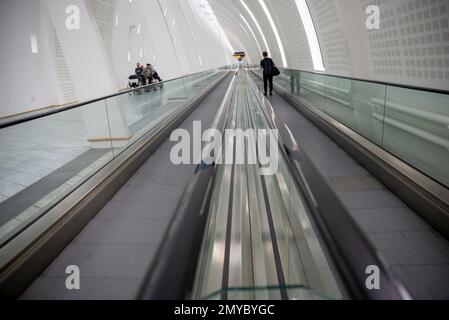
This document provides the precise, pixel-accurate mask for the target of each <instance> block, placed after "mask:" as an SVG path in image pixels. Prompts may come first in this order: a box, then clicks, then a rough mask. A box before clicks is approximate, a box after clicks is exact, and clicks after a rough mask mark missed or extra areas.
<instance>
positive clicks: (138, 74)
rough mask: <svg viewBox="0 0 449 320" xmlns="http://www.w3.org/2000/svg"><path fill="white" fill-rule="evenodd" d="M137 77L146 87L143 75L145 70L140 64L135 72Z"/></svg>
mask: <svg viewBox="0 0 449 320" xmlns="http://www.w3.org/2000/svg"><path fill="white" fill-rule="evenodd" d="M135 73H136V75H137V76H138V77H139V80H140V82H141V83H142V84H143V85H145V83H146V81H145V77H144V75H143V68H142V66H141V65H140V63H137V68H136V70H135Z"/></svg>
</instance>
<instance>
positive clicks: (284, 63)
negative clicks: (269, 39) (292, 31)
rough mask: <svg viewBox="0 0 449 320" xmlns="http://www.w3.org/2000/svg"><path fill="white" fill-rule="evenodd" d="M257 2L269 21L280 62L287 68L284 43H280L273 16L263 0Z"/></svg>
mask: <svg viewBox="0 0 449 320" xmlns="http://www.w3.org/2000/svg"><path fill="white" fill-rule="evenodd" d="M259 3H260V5H261V6H262V9H263V11H264V12H265V15H266V16H267V18H268V21H269V22H270V25H271V28H272V29H273V32H274V36H275V37H276V41H277V43H278V47H279V50H280V51H281V58H282V64H283V65H284V68H287V67H288V64H287V57H286V56H285V50H284V45H283V44H282V40H281V36H280V35H279V31H278V29H277V28H276V24H275V23H274V20H273V17H272V16H271V13H270V11H269V10H268V8H267V6H266V4H265V2H264V1H263V0H259Z"/></svg>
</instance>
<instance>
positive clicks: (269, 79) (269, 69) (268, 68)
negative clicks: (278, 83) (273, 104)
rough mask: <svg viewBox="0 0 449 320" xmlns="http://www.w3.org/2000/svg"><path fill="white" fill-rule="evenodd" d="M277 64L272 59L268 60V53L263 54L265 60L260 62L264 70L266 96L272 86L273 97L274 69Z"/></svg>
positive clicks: (271, 93)
mask: <svg viewBox="0 0 449 320" xmlns="http://www.w3.org/2000/svg"><path fill="white" fill-rule="evenodd" d="M274 66H275V64H274V62H273V60H272V59H271V58H268V52H266V51H265V52H264V53H263V59H262V61H261V62H260V67H261V68H262V69H263V86H264V90H265V93H264V94H265V95H267V92H268V91H267V89H268V84H270V95H271V96H272V95H273V68H274Z"/></svg>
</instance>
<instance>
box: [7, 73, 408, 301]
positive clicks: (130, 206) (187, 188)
mask: <svg viewBox="0 0 449 320" xmlns="http://www.w3.org/2000/svg"><path fill="white" fill-rule="evenodd" d="M257 81H258V80H257V78H256V77H255V76H253V75H252V74H251V73H249V72H246V71H244V70H242V69H240V70H238V71H235V70H234V71H232V72H230V71H229V70H214V71H209V72H205V73H201V74H197V75H192V76H188V77H185V78H181V79H175V80H174V81H172V82H166V83H164V86H163V91H162V90H161V91H159V92H154V91H150V92H149V93H147V94H144V95H142V96H137V97H135V96H133V95H129V94H128V93H125V94H126V96H122V95H117V96H113V97H109V98H105V99H100V100H97V101H93V102H91V106H90V107H91V108H92V107H96V108H97V109H98V108H104V110H105V119H107V120H106V121H105V122H106V123H108V125H105V126H104V128H108V127H109V130H107V132H108V133H106V135H109V138H110V139H106V140H105V141H106V143H108V144H109V148H108V152H105V150H104V149H105V147H104V142H105V141H93V143H92V145H93V146H95V148H93V149H96V151H95V154H97V153H98V149H100V150H102V151H101V152H100V154H99V155H96V156H95V157H98V158H95V157H94V159H95V161H94V163H93V164H92V167H91V168H89V170H87V171H86V172H84V173H85V176H84V177H85V178H84V180H83V179H81V178H79V179H78V180H76V181H77V182H79V183H78V184H76V183H75V184H74V185H73V186H72V187H73V188H72V189H70V188H69V189H66V190H65V192H66V193H64V192H62V193H58V192H56V193H54V194H53V199H54V202H53V203H52V202H51V201H50V202H49V203H48V204H49V205H48V207H42V208H41V207H37V209H40V211H39V212H38V213H37V215H35V216H32V219H30V220H24V221H22V220H23V219H22V220H20V219H16V220H17V222H15V223H16V225H20V230H21V231H22V230H25V231H23V232H17V229H14V228H13V229H12V232H11V231H9V233H5V234H6V238H5V239H6V241H5V242H4V243H2V247H1V249H0V250H1V252H2V255H1V257H2V276H1V279H2V280H1V281H2V282H1V283H0V286H1V288H2V289H1V293H2V296H5V297H17V295H19V294H21V293H22V291H23V290H24V289H26V287H27V286H28V285H29V284H30V282H31V281H32V280H33V279H34V278H37V277H39V278H38V279H37V280H36V281H35V282H34V283H33V284H32V285H31V286H30V287H29V288H28V289H27V290H26V291H25V293H24V295H23V296H22V297H23V298H24V299H36V298H37V299H41V298H53V299H58V298H64V297H66V298H77V297H78V298H80V297H81V298H97V299H98V298H100V299H101V298H128V299H129V298H136V297H137V298H141V299H184V298H189V299H350V298H356V299H408V298H410V295H409V294H408V293H407V291H406V290H405V289H404V287H403V286H402V285H401V284H400V283H399V282H398V281H397V279H396V276H395V275H394V274H393V273H392V270H391V268H389V267H388V266H387V265H386V264H385V262H384V259H383V257H382V256H381V255H380V254H379V252H378V251H377V250H376V249H375V248H374V247H373V246H372V245H371V243H370V241H369V240H368V238H367V237H366V235H365V234H364V233H363V232H362V231H361V230H360V228H359V227H358V225H357V224H356V223H355V222H354V219H353V217H351V214H350V213H349V212H348V210H347V209H346V208H345V206H343V204H342V200H341V199H339V197H338V196H337V194H336V193H335V191H334V190H332V188H331V187H330V185H329V183H328V181H326V179H325V178H323V175H322V174H321V173H320V172H319V171H318V170H317V168H316V165H315V164H314V163H312V160H311V158H310V156H309V155H308V154H307V152H306V151H305V149H304V148H303V147H302V145H301V137H300V136H296V135H295V132H293V131H292V130H290V128H289V127H288V126H287V125H285V123H286V119H283V120H282V121H281V119H280V115H279V113H278V112H277V110H276V105H273V106H272V105H271V104H270V103H269V102H268V101H267V100H266V99H264V97H263V96H262V95H261V93H260V92H259V91H258V90H257V87H256V84H257ZM284 81H285V84H288V85H292V83H291V78H289V77H286V76H285V77H284ZM288 81H289V82H288ZM313 85H314V84H313V83H310V86H309V87H308V89H313ZM315 85H316V84H315ZM284 87H285V86H284ZM278 89H282V88H278ZM313 90H315V89H313ZM315 91H316V90H315ZM308 92H309V93H310V92H312V93H314V91H312V90H308ZM315 94H316V93H315ZM314 97H315V98H316V95H315V96H314ZM344 97H345V93H341V95H339V96H338V97H336V98H335V99H334V100H333V101H340V100H342V101H343V100H344ZM122 99H124V100H122ZM131 99H140V100H139V101H134V100H133V101H130V100H131ZM337 99H338V100H337ZM111 100H113V101H111ZM125 100H126V102H124V101H125ZM108 102H109V103H108ZM292 103H293V101H292ZM117 105H118V108H117ZM136 105H137V106H139V107H137V108H136ZM84 106H85V105H83V106H73V107H71V108H69V109H67V110H65V112H70V111H74V110H79V108H80V107H84ZM134 108H136V109H137V111H136V109H134ZM149 110H151V111H149ZM292 110H293V109H292ZM292 110H290V112H292ZM108 111H109V112H108ZM294 112H295V113H297V111H294ZM58 114H59V115H60V114H61V112H59V113H55V116H58ZM111 115H112V116H111ZM118 115H121V116H122V118H125V119H127V121H126V122H127V124H128V126H129V127H131V133H132V137H131V138H129V139H128V140H127V142H123V141H119V140H117V139H114V137H115V135H114V130H111V129H110V128H111V125H112V127H113V126H114V125H116V126H117V125H119V122H118V121H117V119H118V118H116V117H117V116H118ZM119 118H120V117H119ZM39 119H45V117H44V118H36V119H28V120H29V121H26V122H25V124H26V123H32V122H33V121H39ZM194 120H199V121H202V122H203V129H206V128H212V129H217V130H219V131H221V132H224V131H225V130H226V129H241V130H243V131H244V130H248V129H256V130H266V131H267V130H275V131H276V130H277V132H278V133H279V136H278V139H277V143H276V154H278V155H279V163H278V165H279V170H278V171H277V173H276V174H275V175H267V176H264V175H261V174H260V173H261V171H262V170H263V169H266V168H264V166H263V165H261V164H260V163H255V164H254V163H251V164H249V163H247V164H236V163H235V162H236V161H233V163H232V164H226V163H225V164H222V163H219V161H215V162H214V163H212V164H210V163H209V164H208V163H202V164H200V165H198V166H194V165H186V166H174V165H172V164H171V163H169V161H168V159H169V156H170V150H171V147H172V146H173V142H172V141H169V139H168V138H169V136H170V132H171V131H172V130H173V129H175V128H178V127H179V128H185V129H187V131H190V132H191V133H192V132H193V129H192V125H191V124H192V121H194ZM19 123H23V120H21V121H19V122H18V123H10V124H9V125H8V128H12V129H14V128H15V127H16V126H15V125H19V126H20V125H23V124H19ZM5 128H6V126H5ZM92 140H95V139H92ZM244 141H245V142H244V144H240V145H239V144H238V143H236V139H235V137H234V138H233V139H231V140H227V139H226V138H225V139H224V141H223V144H222V146H223V149H222V150H220V153H218V154H215V152H216V150H214V151H213V153H212V154H213V155H214V156H215V157H216V158H215V159H217V157H218V156H219V155H220V154H221V155H222V156H224V157H226V155H229V154H230V155H231V157H232V158H233V159H234V160H236V158H235V157H236V155H242V154H244V155H245V156H246V158H247V159H248V158H251V157H253V158H256V156H255V154H254V153H257V152H255V151H254V150H258V148H259V147H260V146H259V145H258V144H257V141H256V140H255V139H252V138H251V136H250V137H248V138H247V139H245V140H244ZM266 147H267V149H269V145H266ZM84 148H86V146H82V148H81V149H82V150H81V151H85V149H84ZM239 148H240V149H239ZM200 152H202V153H203V154H209V155H211V150H210V144H208V143H204V145H203V150H202V151H201V150H200ZM81 154H84V153H83V152H81ZM75 156H79V154H77V153H75ZM99 159H101V161H100V162H97V161H98V160H99ZM74 160H75V162H76V158H75V159H74ZM71 172H72V171H71ZM73 172H76V170H73ZM86 173H87V174H86ZM134 173H135V174H134ZM133 174H134V176H133ZM75 176H78V174H77V175H75ZM75 176H72V177H71V178H74V177H75ZM81 176H82V175H81ZM131 176H133V177H132V178H131V179H130V180H129V178H130V177H131ZM128 180H129V181H128ZM74 181H75V180H74ZM74 181H72V184H73V182H74ZM66 188H68V187H67V186H66ZM18 196H20V194H19V195H18ZM43 203H44V201H43ZM102 208H103V209H102ZM100 210H101V212H100V213H99V214H98V215H97V213H98V212H99V211H100ZM30 212H31V211H29V212H28V215H29V214H30ZM96 215H97V216H96ZM92 219H93V220H92ZM13 220H14V219H13ZM86 225H87V227H86V228H84V227H85V226H86ZM83 228H84V230H83V231H82V232H81V234H79V235H78V233H79V232H80V231H81V230H82V229H83ZM73 239H74V240H73ZM72 240H73V241H72ZM66 246H67V248H65V247H66ZM64 248H65V249H64ZM61 252H62V253H61ZM58 255H59V257H58ZM92 256H93V257H94V260H95V259H100V260H101V259H102V260H104V261H102V263H100V262H99V261H96V262H94V263H93V262H92V260H90V262H89V258H90V257H92ZM112 256H113V257H112ZM55 258H56V260H55V261H54V262H53V263H52V264H51V265H50V266H49V267H48V268H47V266H48V265H49V263H50V262H51V261H52V260H53V259H55ZM68 264H75V265H80V268H81V270H83V269H84V270H86V269H88V270H87V271H85V272H86V273H88V274H87V275H86V274H85V278H82V279H83V280H82V281H83V282H84V283H87V286H89V290H88V293H89V294H91V295H90V296H89V294H87V295H86V294H85V292H86V291H84V296H83V292H78V294H80V296H77V295H76V294H77V293H76V292H75V293H73V292H68V291H67V290H66V288H64V283H65V277H66V274H65V269H64V268H65V267H66V266H67V265H68ZM98 265H102V268H100V269H101V270H100V269H98V268H94V269H95V270H89V268H90V269H92V266H97V267H98ZM130 266H131V267H130ZM136 266H137V267H138V268H137V267H136ZM133 267H134V268H133ZM372 267H374V269H372ZM46 268H47V269H46ZM370 270H375V271H378V272H379V277H380V278H379V280H380V283H381V287H380V289H374V290H373V288H370V286H369V285H367V280H368V279H369V275H370ZM42 272H43V273H42ZM101 272H104V273H105V274H99V273H101ZM57 286H60V288H59V289H58V288H56V289H55V287H57ZM51 288H52V289H51ZM117 288H119V289H117ZM117 291H121V295H114V294H115V293H117ZM137 293H138V294H137Z"/></svg>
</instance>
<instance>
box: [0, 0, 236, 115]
mask: <svg viewBox="0 0 449 320" xmlns="http://www.w3.org/2000/svg"><path fill="white" fill-rule="evenodd" d="M95 1H98V3H97V4H98V7H99V8H101V6H104V5H110V6H113V9H114V12H115V14H114V17H113V20H114V21H109V26H112V32H110V34H111V36H110V37H111V38H112V40H111V41H112V46H111V48H105V42H104V40H105V39H102V36H104V34H102V32H104V30H102V29H101V28H100V24H101V27H103V28H104V27H105V23H104V21H101V22H100V21H98V22H97V21H96V17H97V18H98V17H99V15H98V14H97V15H95V14H92V10H91V9H92V6H96V4H95ZM100 2H101V3H100ZM69 4H70V5H78V6H79V7H80V9H81V29H80V30H77V31H69V30H67V29H66V28H65V25H64V23H65V19H66V14H65V7H66V6H68V5H69ZM199 11H200V10H199V7H198V3H197V2H196V0H133V1H132V2H131V3H130V2H129V1H128V0H117V1H107V2H105V1H103V0H89V1H88V0H73V1H68V0H2V1H0V27H1V28H0V43H1V46H2V49H1V52H0V66H1V69H2V71H3V72H2V74H1V75H0V88H1V89H0V90H1V95H0V117H2V116H9V115H13V114H18V113H21V112H26V111H31V110H35V109H39V108H43V107H48V106H52V105H60V104H62V103H64V98H63V94H62V90H61V83H60V80H59V76H58V72H57V68H56V64H57V62H56V59H55V56H56V54H55V34H54V31H53V28H54V29H55V31H56V34H57V36H58V40H59V42H60V44H61V47H62V51H63V55H64V57H65V60H66V65H67V68H68V70H69V72H70V78H71V80H72V82H73V88H74V91H75V95H76V98H77V100H78V101H85V100H88V99H92V98H96V97H99V96H101V95H106V94H110V93H112V92H115V91H117V90H118V89H123V88H125V87H126V85H127V79H128V76H129V75H130V74H132V73H133V72H134V69H135V65H136V63H137V62H140V63H147V62H149V63H152V64H153V65H154V66H155V67H156V69H157V70H158V72H159V73H160V75H161V77H162V78H163V79H164V80H169V79H172V78H175V77H179V76H182V75H185V74H189V73H194V72H199V71H201V70H206V69H210V68H215V67H221V66H224V65H227V64H230V63H231V61H232V60H231V52H230V51H231V50H229V49H228V48H226V49H225V41H224V38H225V35H224V33H221V34H220V33H217V30H215V26H212V25H209V24H207V22H205V21H204V17H203V16H202V15H201V12H199ZM164 12H165V13H166V14H165V15H164ZM116 15H118V25H117V26H115V16H116ZM109 19H110V18H109ZM173 20H174V21H175V23H174V24H173V25H172V22H173ZM139 24H140V33H139V34H137V28H138V25H139ZM131 26H135V27H134V28H130V27H131ZM109 30H110V29H109ZM31 33H35V34H37V37H38V42H39V53H37V54H32V53H31V40H30V34H31ZM108 34H109V33H108ZM107 40H108V41H109V39H107ZM111 51H112V52H111ZM128 52H129V53H130V56H131V57H130V58H131V59H130V61H128ZM141 52H142V56H141ZM200 57H201V59H200ZM111 64H112V65H111ZM111 69H112V70H111Z"/></svg>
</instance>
